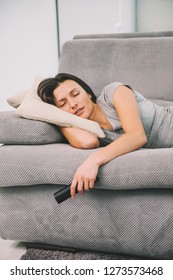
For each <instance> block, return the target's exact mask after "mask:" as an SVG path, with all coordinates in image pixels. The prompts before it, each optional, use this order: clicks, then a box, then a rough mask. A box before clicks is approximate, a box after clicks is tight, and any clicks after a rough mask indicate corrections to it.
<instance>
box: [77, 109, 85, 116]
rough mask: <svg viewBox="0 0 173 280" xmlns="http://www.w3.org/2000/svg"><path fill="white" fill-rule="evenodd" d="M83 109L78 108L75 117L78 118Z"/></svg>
mask: <svg viewBox="0 0 173 280" xmlns="http://www.w3.org/2000/svg"><path fill="white" fill-rule="evenodd" d="M83 109H84V108H80V109H78V110H76V112H75V115H77V116H79V115H80V114H82V112H83Z"/></svg>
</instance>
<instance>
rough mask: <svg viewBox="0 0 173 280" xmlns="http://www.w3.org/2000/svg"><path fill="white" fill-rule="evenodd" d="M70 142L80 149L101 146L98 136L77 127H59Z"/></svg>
mask: <svg viewBox="0 0 173 280" xmlns="http://www.w3.org/2000/svg"><path fill="white" fill-rule="evenodd" d="M59 129H60V131H61V133H62V134H63V135H64V136H65V138H66V139H67V140H68V142H69V144H70V145H71V146H72V147H74V148H78V149H93V148H98V147H99V145H100V144H99V140H98V138H97V136H95V135H94V134H93V133H90V132H88V131H86V130H83V129H80V128H77V127H59Z"/></svg>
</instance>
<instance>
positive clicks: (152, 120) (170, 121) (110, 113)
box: [97, 82, 173, 148]
mask: <svg viewBox="0 0 173 280" xmlns="http://www.w3.org/2000/svg"><path fill="white" fill-rule="evenodd" d="M120 85H124V84H122V83H119V82H114V83H111V84H109V85H107V86H106V87H105V88H104V89H103V91H102V93H101V95H100V96H99V97H98V98H97V103H98V105H99V106H100V108H101V109H102V111H103V112H104V114H105V116H106V118H107V119H108V121H109V122H110V124H111V126H112V128H113V130H109V129H103V130H104V132H105V135H106V138H105V141H107V143H110V142H112V141H114V140H115V139H117V138H118V137H119V136H120V135H122V134H123V133H124V131H123V129H122V125H121V122H120V120H119V117H118V114H117V112H116V110H115V107H114V105H113V101H112V100H113V95H114V92H115V90H116V89H117V87H119V86H120ZM133 92H134V94H135V97H136V102H137V104H138V108H139V112H140V117H141V121H142V124H143V127H144V130H145V133H146V136H147V144H146V145H145V146H144V147H145V148H161V147H173V107H165V108H164V107H162V106H159V105H157V104H155V103H153V102H151V101H150V100H148V99H146V98H145V97H144V96H143V95H142V94H140V93H139V92H137V91H134V90H133Z"/></svg>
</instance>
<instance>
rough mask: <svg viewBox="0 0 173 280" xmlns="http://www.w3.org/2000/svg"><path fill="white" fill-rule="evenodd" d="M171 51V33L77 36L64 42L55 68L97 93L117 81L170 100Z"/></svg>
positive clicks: (155, 96)
mask: <svg viewBox="0 0 173 280" xmlns="http://www.w3.org/2000/svg"><path fill="white" fill-rule="evenodd" d="M172 51H173V37H163V38H162V37H154V38H128V39H112V38H111V39H108V38H106V39H97V40H96V39H87V40H80V39H78V40H73V41H69V42H67V43H65V44H64V46H63V49H62V53H61V60H60V66H59V72H67V73H71V74H74V75H77V76H79V77H80V78H82V79H83V80H85V81H86V82H87V83H88V84H89V85H90V86H91V88H92V89H93V91H94V92H95V94H96V95H97V96H98V95H99V94H100V93H101V91H102V89H103V87H104V86H105V85H107V84H109V83H112V82H115V81H117V82H121V83H125V84H128V85H130V86H131V87H132V88H133V89H134V90H136V91H138V92H140V93H141V94H142V95H144V96H145V97H147V98H152V99H164V100H168V101H173V94H172V81H173V71H172V65H173V56H172ZM79 61H80V63H78V62H79Z"/></svg>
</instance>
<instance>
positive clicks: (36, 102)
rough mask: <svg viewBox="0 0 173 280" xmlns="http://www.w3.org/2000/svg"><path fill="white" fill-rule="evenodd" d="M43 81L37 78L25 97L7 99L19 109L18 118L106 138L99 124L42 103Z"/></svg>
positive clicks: (20, 95) (17, 96)
mask: <svg viewBox="0 0 173 280" xmlns="http://www.w3.org/2000/svg"><path fill="white" fill-rule="evenodd" d="M42 80H43V78H42V77H40V76H36V78H35V80H34V83H33V85H32V86H31V88H30V89H29V90H28V91H27V93H26V91H23V95H22V94H21V92H20V93H19V94H16V95H15V96H13V97H11V98H8V99H7V102H8V103H9V104H10V105H12V106H13V107H15V108H17V109H16V114H17V115H18V116H20V117H22V118H27V119H33V120H39V121H44V122H48V123H53V124H55V125H57V126H65V127H70V126H73V127H78V128H81V129H84V130H87V131H89V132H92V133H93V134H95V135H96V136H98V137H100V138H104V137H105V134H104V132H103V130H102V129H101V127H100V125H99V124H98V123H97V122H94V121H91V120H88V119H83V118H80V117H78V116H76V115H73V114H70V113H68V112H65V111H63V110H61V109H59V108H57V107H56V106H54V105H51V104H48V103H45V102H44V101H42V100H41V98H40V97H39V96H38V94H37V87H38V85H39V83H40V82H41V81H42ZM20 102H21V104H20ZM19 104H20V105H19Z"/></svg>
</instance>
